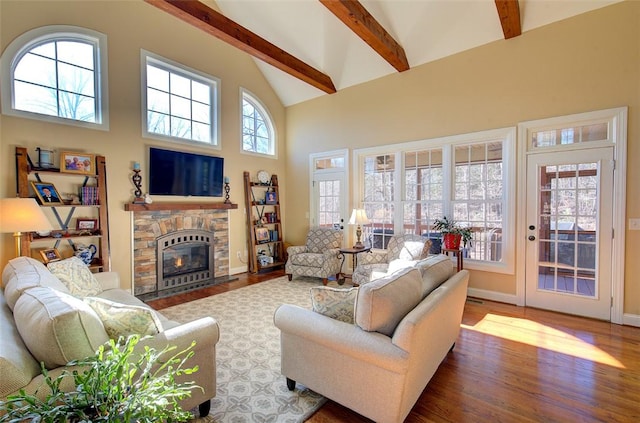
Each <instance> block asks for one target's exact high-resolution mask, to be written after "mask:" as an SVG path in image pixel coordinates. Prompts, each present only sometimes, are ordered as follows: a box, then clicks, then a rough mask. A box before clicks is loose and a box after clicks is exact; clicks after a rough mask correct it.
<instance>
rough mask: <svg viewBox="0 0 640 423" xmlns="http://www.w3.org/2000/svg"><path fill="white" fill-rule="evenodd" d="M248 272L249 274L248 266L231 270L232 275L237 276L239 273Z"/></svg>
mask: <svg viewBox="0 0 640 423" xmlns="http://www.w3.org/2000/svg"><path fill="white" fill-rule="evenodd" d="M246 272H247V266H240V267H233V268H231V267H230V268H229V274H230V275H237V274H239V273H246Z"/></svg>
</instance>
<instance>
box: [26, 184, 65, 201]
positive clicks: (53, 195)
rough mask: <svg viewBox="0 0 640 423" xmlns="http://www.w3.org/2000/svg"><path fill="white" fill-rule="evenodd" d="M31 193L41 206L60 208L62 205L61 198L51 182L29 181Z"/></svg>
mask: <svg viewBox="0 0 640 423" xmlns="http://www.w3.org/2000/svg"><path fill="white" fill-rule="evenodd" d="M31 186H32V187H33V192H35V194H36V197H37V199H38V202H39V203H40V204H41V205H43V206H60V205H62V204H63V202H62V196H60V193H59V192H58V190H57V189H56V187H55V186H54V185H53V184H52V183H51V182H36V181H31Z"/></svg>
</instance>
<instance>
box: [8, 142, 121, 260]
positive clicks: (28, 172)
mask: <svg viewBox="0 0 640 423" xmlns="http://www.w3.org/2000/svg"><path fill="white" fill-rule="evenodd" d="M31 163H32V162H31V160H30V159H29V155H28V152H27V149H26V148H24V147H16V181H17V187H16V190H17V194H18V197H31V196H32V195H31V194H30V190H29V186H30V184H29V182H30V181H38V182H43V178H46V179H47V180H46V181H44V182H52V183H58V182H61V181H63V180H64V182H66V183H69V182H70V183H71V184H75V182H76V181H77V188H80V187H81V186H90V185H92V186H96V187H97V200H98V204H96V205H85V204H64V205H55V206H43V207H46V208H47V209H49V210H51V211H52V213H53V215H54V219H53V220H52V222H51V223H52V225H53V227H54V228H57V229H56V232H57V233H59V234H61V237H58V238H56V237H53V236H45V237H41V236H39V235H38V234H36V233H35V232H31V233H27V234H24V235H22V251H21V252H20V254H21V255H24V256H32V249H35V247H34V246H33V244H34V243H35V244H37V245H36V246H41V247H40V248H58V247H59V246H60V244H61V243H62V242H66V243H68V244H69V246H71V248H72V249H73V247H74V242H75V241H80V240H83V241H85V240H86V241H88V242H92V243H94V244H95V245H96V247H97V253H96V257H95V258H94V259H93V262H92V263H91V265H90V266H89V267H90V268H91V270H92V271H94V272H108V271H110V270H111V254H110V252H109V215H108V211H107V210H108V207H107V173H106V159H105V157H104V156H96V158H95V169H96V173H95V174H92V175H83V174H73V173H63V172H60V171H57V170H51V169H35V168H33V167H32V164H31ZM78 209H80V210H86V212H87V213H90V214H91V216H90V217H91V218H95V219H97V229H96V230H94V231H92V232H91V233H90V234H85V233H77V231H75V230H74V228H73V227H70V224H71V223H72V218H73V217H74V215H75V213H76V211H77V210H78ZM65 211H66V214H65ZM63 215H64V216H63ZM82 217H84V216H82ZM52 244H53V245H52Z"/></svg>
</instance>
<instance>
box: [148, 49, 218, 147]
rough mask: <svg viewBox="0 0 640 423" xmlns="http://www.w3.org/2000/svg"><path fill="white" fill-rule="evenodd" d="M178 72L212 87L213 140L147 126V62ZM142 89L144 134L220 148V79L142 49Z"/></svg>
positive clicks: (178, 142) (156, 137) (168, 140)
mask: <svg viewBox="0 0 640 423" xmlns="http://www.w3.org/2000/svg"><path fill="white" fill-rule="evenodd" d="M148 63H151V64H152V65H154V66H156V67H159V68H162V69H164V70H167V71H169V72H173V73H176V74H178V75H180V76H183V77H185V78H188V79H190V80H193V81H197V82H199V83H201V84H204V85H208V86H209V87H210V88H211V116H210V118H211V142H204V141H198V140H192V139H187V138H180V137H173V136H170V135H162V134H157V133H155V132H149V130H148V127H147V88H148V87H147V64H148ZM140 81H141V83H140V89H141V99H142V101H141V112H142V113H141V119H140V121H141V125H142V136H143V137H144V138H151V139H156V140H162V141H167V142H170V143H172V144H176V143H177V144H188V145H191V146H201V147H208V148H213V149H216V150H220V149H221V148H222V145H221V142H220V126H221V121H220V79H219V78H216V77H215V76H211V75H208V74H206V73H204V72H200V71H197V70H195V69H192V68H190V67H188V66H185V65H183V64H181V63H178V62H176V61H173V60H170V59H167V58H165V57H162V56H160V55H157V54H155V53H152V52H150V51H147V50H144V49H141V50H140Z"/></svg>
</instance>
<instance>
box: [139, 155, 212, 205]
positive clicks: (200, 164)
mask: <svg viewBox="0 0 640 423" xmlns="http://www.w3.org/2000/svg"><path fill="white" fill-rule="evenodd" d="M223 172H224V158H222V157H214V156H205V155H202V154H194V153H185V152H181V151H173V150H163V149H160V148H155V147H149V194H151V195H181V196H189V195H197V196H203V197H222V182H223V178H224V177H223Z"/></svg>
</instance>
